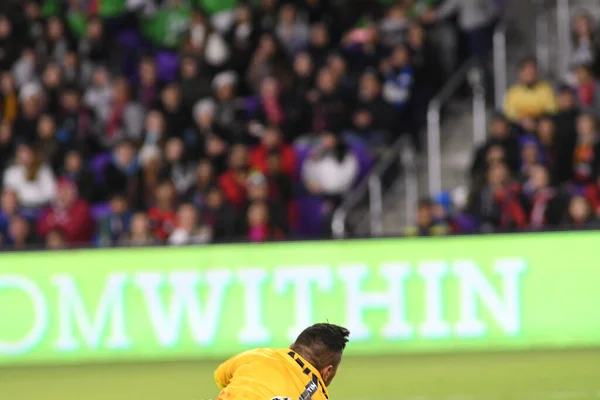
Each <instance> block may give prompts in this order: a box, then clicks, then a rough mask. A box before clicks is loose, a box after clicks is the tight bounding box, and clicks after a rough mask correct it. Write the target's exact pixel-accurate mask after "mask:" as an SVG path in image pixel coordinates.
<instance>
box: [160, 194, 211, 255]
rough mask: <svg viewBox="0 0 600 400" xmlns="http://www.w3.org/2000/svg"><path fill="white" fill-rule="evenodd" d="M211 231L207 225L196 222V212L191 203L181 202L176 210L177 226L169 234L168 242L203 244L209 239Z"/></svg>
mask: <svg viewBox="0 0 600 400" xmlns="http://www.w3.org/2000/svg"><path fill="white" fill-rule="evenodd" d="M211 236H212V232H211V229H210V228H209V227H207V226H200V225H199V224H198V213H197V211H196V208H195V207H194V206H193V205H191V204H182V205H181V206H179V210H177V227H176V228H175V229H174V230H173V232H172V233H171V235H170V236H169V244H171V245H175V246H183V245H186V244H204V243H208V242H210V240H211Z"/></svg>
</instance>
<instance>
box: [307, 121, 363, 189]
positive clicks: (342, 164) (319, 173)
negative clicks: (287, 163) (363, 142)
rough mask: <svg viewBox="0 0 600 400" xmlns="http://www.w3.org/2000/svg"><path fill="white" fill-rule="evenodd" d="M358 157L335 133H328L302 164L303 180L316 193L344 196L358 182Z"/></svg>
mask: <svg viewBox="0 0 600 400" xmlns="http://www.w3.org/2000/svg"><path fill="white" fill-rule="evenodd" d="M358 174H359V163H358V158H357V157H356V155H355V154H353V153H352V151H351V150H350V148H349V147H348V146H347V145H346V144H345V143H344V141H343V140H341V139H339V138H338V137H337V136H335V135H334V134H332V133H326V134H324V135H323V137H322V139H321V143H320V146H319V147H318V148H316V149H315V151H313V153H312V154H311V156H310V157H309V159H307V160H306V161H305V162H304V164H303V165H302V172H301V175H302V181H303V182H304V184H305V185H306V187H307V188H308V189H309V190H310V191H311V192H312V193H313V194H316V195H322V196H326V197H341V196H342V195H343V194H344V193H346V192H347V191H348V190H350V188H351V187H352V185H353V184H354V183H355V182H356V179H357V178H358Z"/></svg>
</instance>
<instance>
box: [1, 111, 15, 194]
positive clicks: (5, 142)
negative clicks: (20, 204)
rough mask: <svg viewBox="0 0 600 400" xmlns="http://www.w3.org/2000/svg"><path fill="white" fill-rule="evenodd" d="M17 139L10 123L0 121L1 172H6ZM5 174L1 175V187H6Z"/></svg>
mask: <svg viewBox="0 0 600 400" xmlns="http://www.w3.org/2000/svg"><path fill="white" fill-rule="evenodd" d="M14 139H15V138H14V137H13V130H12V126H11V125H10V123H8V122H6V121H3V122H2V121H0V171H6V168H7V167H8V166H9V165H10V162H11V157H12V156H13V154H14V152H15V140H14ZM3 182H4V173H0V185H1V186H4V183H3Z"/></svg>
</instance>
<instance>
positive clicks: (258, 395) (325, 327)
mask: <svg viewBox="0 0 600 400" xmlns="http://www.w3.org/2000/svg"><path fill="white" fill-rule="evenodd" d="M349 335H350V332H349V331H348V329H346V328H342V327H341V326H337V325H332V324H316V325H313V326H311V327H308V328H306V329H305V330H304V331H303V332H302V333H301V334H300V336H298V338H297V339H296V341H295V342H294V344H292V345H291V346H290V348H289V349H256V350H250V351H247V352H244V353H241V354H239V355H237V356H235V357H233V358H231V359H229V360H228V361H226V362H224V363H223V364H221V365H220V366H219V368H217V370H216V371H215V381H216V382H217V385H218V386H219V389H221V393H220V394H219V397H218V400H242V399H243V400H311V399H312V400H327V399H329V394H328V393H327V386H328V385H329V384H330V383H331V381H332V380H333V378H334V377H335V374H336V372H337V369H338V367H339V365H340V362H341V361H342V352H343V351H344V349H345V348H346V343H348V336H349Z"/></svg>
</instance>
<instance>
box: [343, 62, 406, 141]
mask: <svg viewBox="0 0 600 400" xmlns="http://www.w3.org/2000/svg"><path fill="white" fill-rule="evenodd" d="M393 115H394V110H393V109H392V108H391V107H390V106H389V104H388V103H387V102H386V101H385V100H383V97H381V83H380V82H379V78H378V77H377V74H376V73H375V71H367V72H365V73H364V74H363V75H362V77H361V78H360V84H359V89H358V94H357V99H356V102H355V104H354V107H353V112H352V120H351V122H350V129H349V131H348V132H347V134H345V135H344V137H345V138H348V139H353V140H358V141H360V142H363V143H365V144H366V145H367V146H370V147H381V146H384V145H385V144H386V143H388V142H389V134H390V131H391V129H392V126H393V120H392V119H393Z"/></svg>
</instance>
